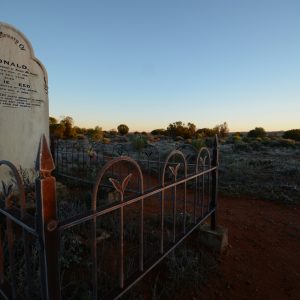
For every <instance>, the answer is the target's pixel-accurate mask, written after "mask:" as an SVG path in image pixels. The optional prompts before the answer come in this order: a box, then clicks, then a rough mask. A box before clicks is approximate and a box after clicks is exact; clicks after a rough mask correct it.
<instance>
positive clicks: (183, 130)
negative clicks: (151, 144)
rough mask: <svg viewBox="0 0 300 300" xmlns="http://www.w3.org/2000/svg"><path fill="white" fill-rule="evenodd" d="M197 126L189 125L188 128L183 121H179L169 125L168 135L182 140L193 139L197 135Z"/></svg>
mask: <svg viewBox="0 0 300 300" xmlns="http://www.w3.org/2000/svg"><path fill="white" fill-rule="evenodd" d="M195 131H196V126H195V125H194V124H192V123H188V126H185V124H184V123H182V122H181V121H177V122H174V123H171V124H169V126H168V127H167V133H168V135H170V136H171V137H173V138H175V137H182V138H185V139H187V138H191V137H192V135H193V134H195Z"/></svg>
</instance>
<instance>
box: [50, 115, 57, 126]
mask: <svg viewBox="0 0 300 300" xmlns="http://www.w3.org/2000/svg"><path fill="white" fill-rule="evenodd" d="M57 123H58V122H57V120H56V119H55V118H53V117H49V125H50V126H51V125H55V124H57Z"/></svg>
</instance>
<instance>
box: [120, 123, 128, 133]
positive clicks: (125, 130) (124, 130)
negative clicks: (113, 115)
mask: <svg viewBox="0 0 300 300" xmlns="http://www.w3.org/2000/svg"><path fill="white" fill-rule="evenodd" d="M117 129H118V132H119V134H121V135H125V134H127V133H128V131H129V128H128V126H127V125H125V124H120V125H119V126H118V128H117Z"/></svg>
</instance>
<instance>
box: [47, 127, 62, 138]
mask: <svg viewBox="0 0 300 300" xmlns="http://www.w3.org/2000/svg"><path fill="white" fill-rule="evenodd" d="M64 132H65V126H64V125H63V124H52V125H50V136H51V137H54V138H56V139H62V138H64Z"/></svg>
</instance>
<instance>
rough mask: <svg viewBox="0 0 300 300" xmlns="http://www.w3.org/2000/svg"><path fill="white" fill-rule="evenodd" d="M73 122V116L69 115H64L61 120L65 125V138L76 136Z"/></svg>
mask: <svg viewBox="0 0 300 300" xmlns="http://www.w3.org/2000/svg"><path fill="white" fill-rule="evenodd" d="M73 123H74V121H73V118H71V117H69V116H67V117H64V118H63V119H62V120H61V121H60V124H61V125H63V126H64V127H65V131H64V137H65V138H73V137H75V135H76V133H75V130H74V129H73Z"/></svg>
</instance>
